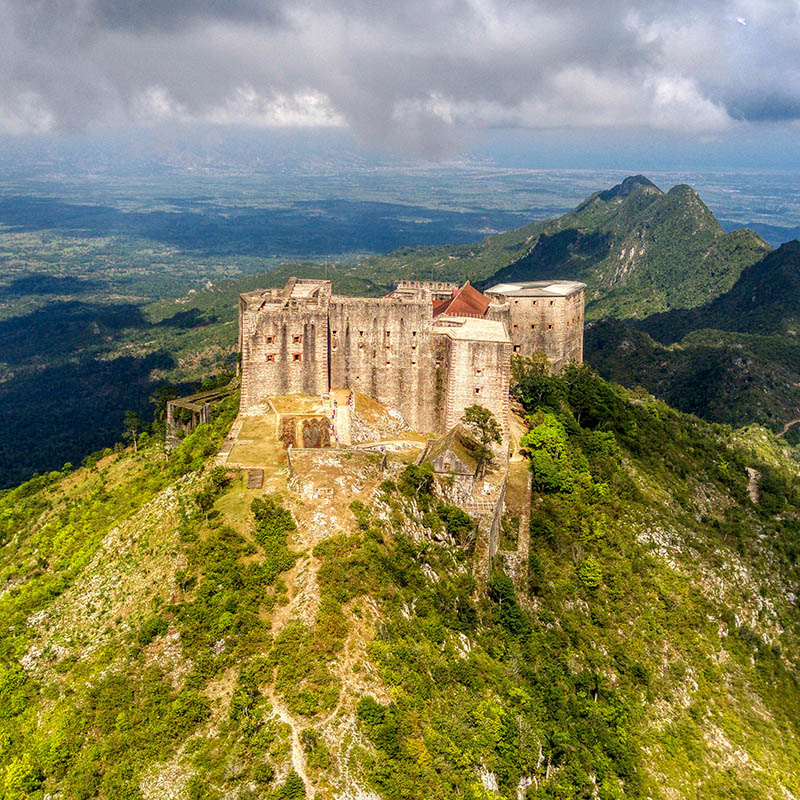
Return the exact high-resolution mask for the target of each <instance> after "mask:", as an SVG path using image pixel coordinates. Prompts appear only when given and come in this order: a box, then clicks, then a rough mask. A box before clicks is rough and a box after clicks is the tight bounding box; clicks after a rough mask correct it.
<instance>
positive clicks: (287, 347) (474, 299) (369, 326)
mask: <svg viewBox="0 0 800 800" xmlns="http://www.w3.org/2000/svg"><path fill="white" fill-rule="evenodd" d="M584 288H585V287H584V285H583V284H580V283H576V282H574V281H549V282H536V283H530V284H499V285H497V286H494V287H492V289H490V290H489V291H487V292H486V293H482V292H479V291H478V290H477V289H475V288H474V287H473V286H471V285H470V283H469V282H467V283H465V284H464V285H463V286H461V287H459V286H458V285H457V284H454V283H449V282H446V281H401V282H400V284H398V286H397V288H396V289H395V290H394V291H393V292H392V293H391V294H389V295H388V296H386V297H379V298H373V297H346V296H339V295H334V294H333V293H332V291H331V282H330V281H326V280H310V279H305V280H304V279H297V278H291V279H290V280H289V281H288V282H287V284H286V286H284V287H283V289H266V290H258V291H253V292H247V293H244V294H242V295H240V298H239V350H240V353H241V365H242V398H241V406H242V410H244V411H247V410H248V409H250V408H253V407H255V406H259V405H263V404H264V403H265V402H266V400H267V398H268V397H270V396H274V395H283V394H291V393H302V394H309V395H324V394H327V393H328V392H329V391H330V390H331V389H345V388H347V389H353V390H355V391H358V392H361V393H363V394H366V395H369V396H371V397H374V398H375V399H376V400H378V401H380V402H381V403H383V404H385V405H387V406H389V407H391V408H394V409H396V410H397V411H399V412H400V414H402V416H403V419H404V420H405V421H406V423H407V424H408V425H409V426H411V427H412V428H415V429H416V430H419V431H426V432H432V433H443V432H446V431H447V430H449V429H450V428H451V427H453V425H455V424H457V423H458V421H459V420H460V418H461V415H462V414H463V412H464V409H465V408H467V407H468V406H470V405H475V404H478V405H482V406H484V407H486V408H488V409H489V410H490V411H492V413H493V414H494V415H495V416H496V417H497V419H498V422H499V423H500V425H501V427H502V428H503V431H504V432H507V430H508V403H509V397H508V392H509V381H510V363H511V356H512V354H513V353H518V354H520V355H533V354H534V353H536V352H542V353H544V354H545V355H546V356H547V357H548V359H549V360H550V363H551V365H552V367H553V369H554V370H556V371H557V370H560V369H562V368H563V367H564V366H565V365H566V364H567V363H568V362H569V361H571V360H574V361H581V360H582V357H583V290H584Z"/></svg>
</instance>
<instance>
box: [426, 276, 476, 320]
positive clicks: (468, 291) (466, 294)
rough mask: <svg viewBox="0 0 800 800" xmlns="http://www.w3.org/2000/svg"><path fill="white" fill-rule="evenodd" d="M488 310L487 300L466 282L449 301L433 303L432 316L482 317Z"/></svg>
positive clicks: (435, 301)
mask: <svg viewBox="0 0 800 800" xmlns="http://www.w3.org/2000/svg"><path fill="white" fill-rule="evenodd" d="M487 308H489V298H488V297H486V295H485V294H482V293H481V292H479V291H478V290H477V289H476V288H475V287H474V286H473V285H472V284H471V283H470V282H469V281H467V282H466V283H465V284H464V285H463V286H462V287H461V288H460V289H459V290H458V291H457V292H454V293H453V296H452V297H451V298H450V299H449V300H434V301H433V316H434V317H438V316H439V315H440V314H449V315H450V316H452V317H482V316H484V315H485V314H486V309H487Z"/></svg>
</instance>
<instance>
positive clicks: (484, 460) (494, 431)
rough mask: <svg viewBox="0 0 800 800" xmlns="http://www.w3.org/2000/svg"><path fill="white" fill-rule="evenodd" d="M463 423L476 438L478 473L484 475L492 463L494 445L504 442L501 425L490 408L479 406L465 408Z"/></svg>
mask: <svg viewBox="0 0 800 800" xmlns="http://www.w3.org/2000/svg"><path fill="white" fill-rule="evenodd" d="M461 422H462V423H463V424H464V426H465V427H466V429H467V430H468V431H469V432H470V433H471V434H472V435H473V436H474V439H473V443H474V444H473V447H472V450H473V455H474V456H475V458H476V459H477V461H478V473H479V474H483V473H484V472H485V471H486V467H487V466H489V464H491V461H492V455H493V453H492V445H493V444H500V442H501V441H502V438H503V435H502V431H501V430H500V425H499V423H498V422H497V420H496V419H495V416H494V414H492V412H491V411H489V409H488V408H484V407H483V406H479V405H473V406H468V407H467V408H465V409H464V414H463V415H462V417H461Z"/></svg>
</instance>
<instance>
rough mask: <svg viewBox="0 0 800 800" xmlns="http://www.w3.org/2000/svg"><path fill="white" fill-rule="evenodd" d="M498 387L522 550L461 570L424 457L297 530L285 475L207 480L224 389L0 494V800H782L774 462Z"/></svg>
mask: <svg viewBox="0 0 800 800" xmlns="http://www.w3.org/2000/svg"><path fill="white" fill-rule="evenodd" d="M516 375H517V378H518V379H519V384H518V388H517V391H516V395H517V398H518V400H519V401H520V402H521V403H522V404H523V405H524V407H525V409H526V412H527V413H528V415H529V416H528V419H527V426H528V428H529V433H528V435H527V437H526V438H525V440H524V442H525V448H526V452H527V453H528V456H529V458H528V459H527V460H526V461H523V462H518V467H520V468H522V469H523V470H525V471H528V470H529V471H530V476H531V485H532V495H531V496H530V497H526V496H521V497H513V498H510V500H511V501H513V502H514V503H516V504H517V505H518V506H519V507H522V508H526V507H527V508H528V509H529V515H530V524H529V526H528V529H529V532H530V545H529V551H528V556H527V560H526V561H525V562H520V561H519V560H517V561H516V562H514V561H513V559H512V555H514V553H513V552H511V551H512V549H513V547H514V544H515V543H514V542H513V541H509V537H511V536H513V535H514V530H515V528H514V520H513V519H511V518H509V519H507V520H504V526H503V527H504V533H503V545H502V548H503V549H502V553H501V556H500V557H498V558H497V559H496V562H495V570H494V572H493V573H492V574H491V575H489V576H487V580H485V582H484V580H483V579H482V578H481V576H480V575H478V574H476V572H475V567H474V562H473V554H472V553H473V551H472V548H473V546H474V543H473V540H472V538H471V535H470V527H469V525H467V524H465V522H466V521H465V519H464V515H463V514H462V515H457V514H454V513H453V512H452V508H450V509H448V508H446V507H444V508H443V507H441V506H440V505H437V501H436V499H435V497H434V496H433V494H432V492H431V488H430V479H429V474H428V473H426V471H425V470H424V469H421V468H419V467H415V466H406V465H405V463H403V462H402V461H397V460H395V459H392V460H391V465H390V468H389V470H388V472H387V473H384V474H381V473H380V471H379V470H378V468H377V462H375V464H372V462H370V461H369V457H367V458H366V460H365V461H361V462H357V459H355V458H353V459H351V460H350V461H347V460H346V459H345V460H342V461H340V464H341V465H342V466H341V470H342V476H341V477H342V478H343V482H342V484H341V487H340V489H339V490H337V496H335V497H334V498H333V499H332V501H331V503H333V505H332V506H326V512H325V513H322V514H320V500H319V499H316V500H311V499H310V498H309V497H308V496H306V495H305V494H304V491H303V489H302V486H301V484H302V483H304V482H312V483H313V481H314V472H313V471H312V472H311V473H309V474H306V473H304V472H302V465H301V464H300V463H299V462H298V464H297V466H296V468H297V469H298V470H299V472H298V474H297V475H296V480H297V481H299V482H300V483H297V482H295V483H290V481H289V476H288V473H287V472H286V470H285V468H282V467H280V466H278V465H265V468H266V469H265V484H266V485H267V486H269V489H268V490H267V489H265V491H263V492H262V491H256V490H250V489H248V488H247V487H246V483H247V481H246V476H245V475H242V474H234V475H233V477H232V478H231V479H229V478H227V477H226V476H225V474H224V470H223V471H222V473H220V471H219V470H215V469H214V468H213V466H212V464H213V461H212V456H213V455H214V453H215V452H216V451H217V449H218V447H219V445H220V443H221V441H222V440H223V438H224V437H225V436H226V434H227V431H228V428H229V426H230V424H231V421H232V419H233V416H234V414H235V413H236V399H235V398H230V399H228V400H226V401H224V402H223V404H222V405H221V406H220V407H218V408H217V409H216V410H215V414H214V416H213V419H212V423H211V425H210V426H206V425H203V426H200V428H198V429H197V431H195V432H194V433H193V434H192V435H190V436H188V437H187V438H186V439H185V440H184V441H183V443H182V444H181V446H180V447H179V448H178V449H177V450H176V451H175V452H174V453H173V454H171V455H170V456H169V458H164V457H163V456H162V454H161V451H160V447H159V446H158V444H157V442H156V441H154V440H152V439H149V440H148V438H147V437H145V438H143V439H142V441H141V442H140V445H141V446H140V449H139V452H138V453H136V454H134V453H133V452H131V450H126V451H124V452H121V453H119V454H116V455H113V454H108V455H104V456H103V457H102V458H100V459H99V460H96V459H95V460H93V461H92V462H91V463H89V464H87V466H86V467H84V468H81V469H79V470H76V471H65V472H57V473H50V474H48V475H44V476H41V477H39V478H36V479H34V480H33V481H30V482H28V483H26V484H23V485H21V486H19V487H17V488H15V489H14V490H12V491H8V492H4V493H3V494H0V700H2V702H0V797H2V798H3V800H44V797H45V796H47V797H49V798H54V799H55V798H59V799H60V798H64V800H67V798H69V800H88V799H89V798H103V800H162V798H164V799H166V798H172V797H179V798H187V800H223V798H237V799H241V800H245V799H247V800H286V799H287V798H300V797H311V796H314V797H316V798H317V799H318V800H334V799H336V800H341V798H373V800H374V798H381V800H431V798H440V799H441V800H450V798H456V797H463V798H465V800H467V799H468V800H501V798H502V799H503V800H517V798H519V797H524V798H525V800H555V799H556V798H586V800H588V799H589V798H600V799H601V800H621V799H622V798H626V799H627V798H630V799H631V800H634V799H636V800H638V799H639V798H641V800H644V799H645V798H651V800H672V799H673V798H678V797H681V798H683V797H697V798H701V797H702V798H704V800H722V799H723V798H731V797H737V798H748V799H752V800H755V799H756V798H772V797H796V796H798V795H800V772H798V769H797V764H798V763H800V676H798V672H797V665H798V663H800V617H798V613H797V606H796V597H797V595H798V594H800V573H798V540H797V528H798V522H800V470H799V469H798V463H797V461H796V454H795V453H793V451H792V450H791V448H788V447H786V446H783V445H781V443H780V442H778V441H776V440H775V439H774V437H772V436H771V435H770V434H768V433H767V432H765V431H763V430H761V429H757V428H754V429H750V430H746V431H740V432H737V433H731V432H730V431H725V430H724V429H722V428H720V427H719V426H713V425H709V424H707V423H704V422H701V421H700V420H698V419H696V418H693V417H689V416H686V415H683V414H680V413H677V412H675V411H673V410H672V409H670V408H668V407H667V406H665V405H664V404H663V403H661V402H659V401H655V400H653V399H651V398H649V397H648V396H647V395H643V394H639V393H632V392H629V391H626V390H623V389H621V388H619V387H614V386H611V385H609V384H607V383H605V382H604V381H602V380H601V379H599V378H597V377H596V376H595V375H593V374H592V373H591V371H589V370H587V369H585V368H584V369H573V370H571V371H570V372H569V373H568V374H567V375H565V376H564V377H562V378H550V377H547V376H545V375H543V374H542V373H541V372H540V371H539V370H538V369H537V368H536V367H535V366H531V365H528V366H526V365H524V364H523V365H521V366H520V367H519V368H518V369H517V372H516ZM359 463H360V464H362V466H359ZM748 469H749V470H751V471H752V470H755V472H751V473H748ZM317 471H318V470H317ZM749 474H750V475H754V476H755V477H749ZM349 487H351V488H349ZM276 489H278V490H279V491H280V496H277V495H274V494H270V493H269V492H270V491H274V490H276ZM254 499H257V502H255V503H254V502H253V501H254ZM351 500H353V501H355V502H350V501H351ZM520 504H521V505H520ZM348 505H349V508H348ZM506 523H508V524H506ZM515 552H516V553H518V552H519V551H518V550H517V551H515ZM514 564H515V565H516V566H513V565H514ZM512 567H513V568H512Z"/></svg>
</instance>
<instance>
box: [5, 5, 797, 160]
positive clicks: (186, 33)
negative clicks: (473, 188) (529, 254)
mask: <svg viewBox="0 0 800 800" xmlns="http://www.w3.org/2000/svg"><path fill="white" fill-rule="evenodd" d="M0 23H1V24H0V53H2V55H0V137H2V142H1V143H2V144H3V145H4V149H5V150H6V151H7V153H9V152H21V151H25V148H31V147H32V148H36V147H38V146H39V145H41V144H45V145H52V144H53V143H55V144H57V145H58V144H60V143H64V142H70V141H73V142H74V141H76V140H80V139H81V138H85V137H89V140H92V141H103V140H113V139H114V138H115V137H116V138H117V139H118V138H119V137H125V136H134V137H139V138H141V139H144V140H148V138H149V139H153V140H154V141H156V140H158V141H166V140H169V138H170V136H172V137H173V146H174V142H175V141H176V137H177V140H186V141H187V142H189V141H191V140H192V139H193V138H197V137H203V136H205V137H207V136H208V135H209V131H215V132H216V134H215V135H217V136H221V137H223V138H225V137H226V136H230V141H231V142H235V141H236V137H237V136H240V135H245V136H250V137H252V136H253V135H257V134H258V133H259V132H263V133H264V134H265V137H264V140H263V141H264V142H265V145H264V146H265V147H269V146H271V145H270V144H269V142H274V141H275V138H274V137H275V136H278V137H280V135H281V134H282V133H290V134H291V137H292V138H291V141H292V144H293V145H294V146H296V147H299V148H302V147H303V146H304V142H307V141H316V142H319V141H327V142H328V143H329V148H330V149H331V150H332V151H334V152H335V151H336V149H337V148H338V147H341V148H343V149H347V148H351V149H354V150H355V151H360V152H364V153H373V154H374V153H379V154H386V155H388V156H391V157H397V156H400V157H412V158H425V159H433V160H441V159H452V158H459V157H463V156H465V155H467V156H474V155H476V154H477V155H478V156H487V157H489V158H492V159H495V160H497V161H500V162H503V161H510V162H515V161H525V160H526V159H533V161H534V162H536V161H537V160H538V162H539V163H538V165H539V166H544V165H545V164H547V163H552V164H554V165H558V166H569V165H571V164H574V165H575V166H587V165H588V164H587V162H588V161H590V160H594V163H597V161H598V160H600V161H604V163H603V165H604V166H608V165H610V163H611V162H613V161H614V159H615V157H616V156H615V154H616V155H617V156H618V155H619V154H620V153H625V154H626V155H627V156H630V154H631V153H633V154H634V156H636V158H638V160H639V161H644V162H645V163H647V162H648V159H650V162H651V163H653V164H662V165H668V164H669V163H670V162H675V163H690V162H698V161H708V163H711V164H719V165H724V164H736V165H737V166H743V165H748V164H752V165H753V166H772V167H775V166H789V167H793V166H797V165H798V164H800V147H798V146H797V144H796V140H797V133H798V131H799V130H800V127H798V125H799V124H800V81H798V79H797V76H798V73H800V49H799V48H798V47H797V42H798V41H800V2H798V1H797V0H734V2H721V1H720V0H711V1H710V2H704V3H702V4H701V3H697V2H688V1H687V0H678V1H677V2H670V3H666V2H663V0H646V1H645V2H631V1H630V0H628V1H627V2H618V1H617V0H601V1H600V2H588V0H583V1H582V2H570V3H566V4H565V3H556V2H553V1H552V0H536V1H535V2H524V1H523V0H503V1H502V2H500V1H497V0H433V2H430V0H427V1H426V2H422V1H421V0H397V2H394V3H391V4H379V3H374V2H368V1H367V0H341V2H337V3H332V2H329V1H326V0H227V1H226V2H224V3H217V2H214V0H176V1H175V2H169V3H167V2H164V0H138V1H137V0H39V2H30V0H0ZM267 134H269V135H267ZM300 134H302V135H300ZM20 148H21V150H20Z"/></svg>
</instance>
